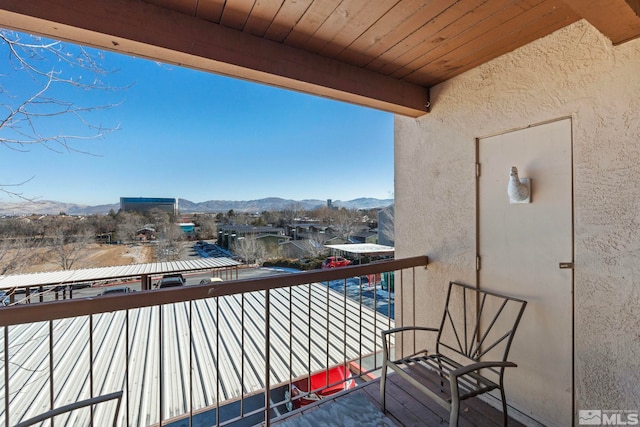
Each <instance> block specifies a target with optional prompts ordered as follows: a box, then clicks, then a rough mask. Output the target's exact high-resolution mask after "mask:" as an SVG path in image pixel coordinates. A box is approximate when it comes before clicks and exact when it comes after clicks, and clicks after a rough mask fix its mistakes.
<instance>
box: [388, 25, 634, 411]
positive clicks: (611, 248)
mask: <svg viewBox="0 0 640 427" xmlns="http://www.w3.org/2000/svg"><path fill="white" fill-rule="evenodd" d="M431 100H432V105H433V107H432V111H431V113H430V114H428V115H426V116H424V117H421V118H419V119H410V118H405V117H397V118H396V122H395V125H396V126H395V128H396V130H395V133H396V135H395V170H396V186H395V199H396V200H395V203H396V256H397V257H404V256H412V255H417V254H427V255H429V257H430V259H431V261H432V264H431V265H430V266H429V270H428V271H426V272H420V273H419V274H420V279H421V280H424V282H425V283H427V286H428V290H427V287H421V288H419V292H418V293H417V295H418V296H417V297H416V301H415V307H421V309H419V310H416V313H415V316H416V320H417V322H418V323H422V324H425V323H426V324H429V325H432V324H436V323H437V321H436V318H437V317H438V316H439V311H440V310H441V307H442V300H441V298H442V296H443V295H444V289H445V286H446V283H448V281H449V280H461V281H464V282H467V283H475V280H476V279H475V278H476V272H475V255H476V222H475V221H476V206H475V154H476V153H475V147H476V145H475V143H476V138H478V137H485V136H489V135H494V134H497V133H501V132H505V131H509V130H512V129H517V128H523V127H526V126H529V125H533V124H537V123H541V122H545V121H549V120H554V119H558V118H560V117H571V118H572V121H573V150H574V153H573V155H574V159H573V173H574V227H575V228H574V254H575V259H574V261H575V270H574V289H575V295H574V304H575V308H574V312H575V315H574V319H575V320H574V322H575V362H574V363H575V367H574V371H575V398H576V405H575V406H576V409H629V410H639V409H640V40H635V41H631V42H628V43H625V44H623V45H620V46H615V47H614V46H612V45H611V43H610V41H609V40H608V39H606V38H605V37H604V36H602V35H601V34H600V33H599V32H598V31H597V30H596V29H594V28H593V27H592V26H590V25H589V24H588V23H586V22H584V21H581V22H578V23H576V24H573V25H571V26H569V27H567V28H565V29H563V30H560V31H558V32H556V33H554V34H552V35H550V36H548V37H546V38H544V39H541V40H538V41H536V42H533V43H531V44H529V45H527V46H525V47H523V48H520V49H518V50H516V51H514V52H512V53H510V54H507V55H504V56H502V57H500V58H497V59H495V60H493V61H491V62H490V63H487V64H485V65H483V66H480V67H478V68H475V69H473V70H471V71H469V72H467V73H465V74H463V75H461V76H459V77H456V78H454V79H452V80H450V81H447V82H445V83H443V84H441V85H439V86H437V87H435V88H433V89H432V92H431ZM434 296H435V297H436V298H435V299H434ZM432 305H435V308H434V310H431V309H429V307H430V306H432ZM412 307H413V304H411V303H408V302H407V301H406V300H405V301H404V303H403V304H398V309H397V310H398V311H397V319H398V320H399V321H400V322H402V321H404V322H405V323H409V322H410V320H409V319H412V317H413V315H414V313H413V312H412ZM422 307H424V308H422Z"/></svg>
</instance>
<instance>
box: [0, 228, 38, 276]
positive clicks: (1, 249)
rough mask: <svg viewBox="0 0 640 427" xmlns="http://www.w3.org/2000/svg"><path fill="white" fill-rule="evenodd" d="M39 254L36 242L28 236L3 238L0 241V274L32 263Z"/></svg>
mask: <svg viewBox="0 0 640 427" xmlns="http://www.w3.org/2000/svg"><path fill="white" fill-rule="evenodd" d="M38 256H39V254H38V252H37V245H36V242H35V241H34V240H32V239H28V238H19V237H15V238H4V239H2V242H1V243H0V275H5V274H14V273H17V272H19V271H21V270H22V269H23V268H24V267H26V266H27V265H29V264H31V263H33V262H34V261H35V260H36V259H37V258H38Z"/></svg>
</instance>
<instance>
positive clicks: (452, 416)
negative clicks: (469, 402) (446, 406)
mask: <svg viewBox="0 0 640 427" xmlns="http://www.w3.org/2000/svg"><path fill="white" fill-rule="evenodd" d="M459 409H460V401H459V400H458V399H455V398H454V399H451V412H450V413H449V427H458V410H459Z"/></svg>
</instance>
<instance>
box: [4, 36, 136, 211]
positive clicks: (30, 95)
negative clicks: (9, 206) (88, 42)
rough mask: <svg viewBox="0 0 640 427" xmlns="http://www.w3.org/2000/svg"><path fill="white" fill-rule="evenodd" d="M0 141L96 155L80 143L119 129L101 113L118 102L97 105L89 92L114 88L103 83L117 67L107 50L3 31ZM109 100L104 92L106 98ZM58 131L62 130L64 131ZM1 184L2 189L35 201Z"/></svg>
mask: <svg viewBox="0 0 640 427" xmlns="http://www.w3.org/2000/svg"><path fill="white" fill-rule="evenodd" d="M3 56H4V57H5V58H6V59H3V60H2V61H3V63H4V65H0V145H2V146H4V147H5V148H8V149H11V150H15V151H20V152H28V151H30V149H31V147H33V146H40V147H44V148H46V149H48V150H51V151H53V152H56V153H61V152H65V151H66V152H78V153H83V154H91V153H90V151H89V150H86V149H83V148H80V147H79V146H78V144H77V143H79V142H86V141H90V140H96V139H100V138H103V137H105V136H106V135H108V134H109V133H111V132H113V131H116V130H118V128H119V127H118V126H117V125H116V126H105V125H103V124H102V123H100V122H99V121H98V119H99V116H98V115H97V113H99V112H100V111H104V110H107V109H110V108H113V107H116V106H118V105H119V103H109V102H107V103H104V101H100V102H99V103H98V104H97V105H96V103H95V101H94V99H95V97H94V98H93V99H92V98H90V97H89V94H90V93H91V92H94V91H101V92H103V93H104V92H112V91H115V90H120V89H126V87H112V86H109V85H108V84H105V83H104V82H103V80H104V78H105V77H107V76H109V75H110V74H111V73H113V71H110V70H107V69H105V68H104V67H103V65H102V59H103V57H102V53H101V52H99V51H95V52H94V51H93V50H91V51H89V50H87V49H85V48H83V47H81V46H76V45H71V44H66V43H63V42H60V41H55V40H48V39H44V38H41V37H38V36H33V35H28V34H22V33H18V32H15V31H10V30H5V29H0V57H3ZM101 99H104V96H102V97H101ZM58 129H63V130H62V131H59V130H58ZM28 181H29V180H22V181H21V182H17V183H0V192H3V193H5V194H6V195H8V196H15V197H18V198H21V199H25V200H30V199H28V198H26V197H25V196H24V195H23V194H22V193H20V192H15V191H13V190H11V189H8V188H7V187H17V186H20V185H23V184H24V183H25V182H28Z"/></svg>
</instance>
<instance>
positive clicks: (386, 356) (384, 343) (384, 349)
mask: <svg viewBox="0 0 640 427" xmlns="http://www.w3.org/2000/svg"><path fill="white" fill-rule="evenodd" d="M439 330H440V329H438V328H428V327H426V326H401V327H398V328H393V329H388V330H386V331H382V332H381V333H380V335H382V360H383V363H385V362H386V361H387V360H388V359H389V351H391V348H389V345H388V344H387V335H390V334H393V333H395V332H403V331H428V332H438V331H439Z"/></svg>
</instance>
